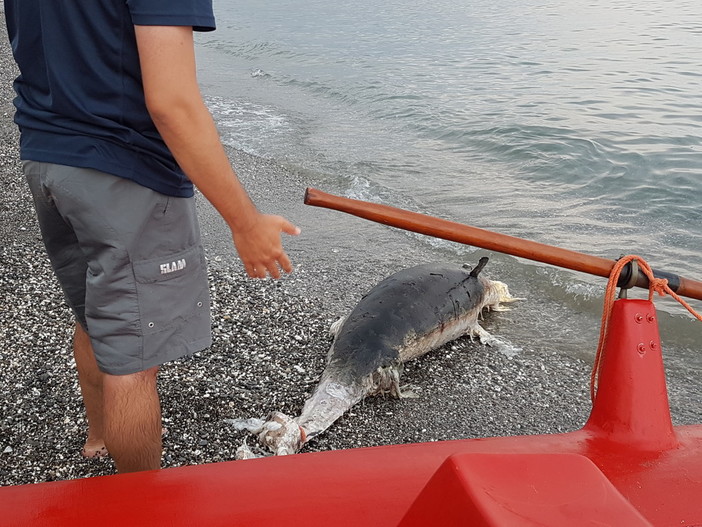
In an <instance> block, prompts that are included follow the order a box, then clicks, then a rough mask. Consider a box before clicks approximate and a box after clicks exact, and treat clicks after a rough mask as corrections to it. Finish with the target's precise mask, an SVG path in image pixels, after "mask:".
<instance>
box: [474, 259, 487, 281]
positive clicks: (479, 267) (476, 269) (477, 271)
mask: <svg viewBox="0 0 702 527" xmlns="http://www.w3.org/2000/svg"><path fill="white" fill-rule="evenodd" d="M488 260H489V258H488V257H487V256H483V257H482V258H481V259H480V260H479V261H478V265H476V266H475V267H474V268H473V270H472V271H471V272H470V276H473V277H477V276H478V274H480V271H482V270H483V267H485V265H486V264H487V263H488Z"/></svg>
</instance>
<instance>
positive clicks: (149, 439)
mask: <svg viewBox="0 0 702 527" xmlns="http://www.w3.org/2000/svg"><path fill="white" fill-rule="evenodd" d="M157 373H158V367H153V368H150V369H148V370H146V371H142V372H138V373H132V374H129V375H109V374H104V382H103V408H104V423H105V444H106V445H107V449H108V450H109V452H110V455H111V456H112V459H114V461H115V465H116V466H117V472H137V471H140V470H155V469H159V468H161V406H160V401H159V398H158V391H157V389H156V374H157Z"/></svg>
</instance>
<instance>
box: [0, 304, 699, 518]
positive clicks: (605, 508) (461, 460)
mask: <svg viewBox="0 0 702 527" xmlns="http://www.w3.org/2000/svg"><path fill="white" fill-rule="evenodd" d="M642 317H643V318H642ZM610 325H611V326H612V327H615V328H617V331H616V333H613V334H612V335H611V337H610V338H609V339H608V342H607V346H606V348H605V350H606V354H605V358H604V361H603V363H602V369H601V374H600V381H599V388H598V392H597V398H596V400H595V404H594V407H593V411H592V414H591V416H590V419H589V421H588V423H587V424H586V425H585V426H584V427H583V429H581V430H578V431H574V432H570V433H566V434H554V435H540V436H521V437H502V438H485V439H467V440H459V441H447V442H436V443H422V444H406V445H396V446H386V447H375V448H362V449H354V450H344V451H335V452H320V453H309V454H298V455H293V456H285V457H271V458H263V459H253V460H246V461H233V462H225V463H215V464H210V465H200V466H189V467H181V468H173V469H166V470H161V471H152V472H142V473H136V474H124V475H116V476H105V477H96V478H89V479H82V480H73V481H62V482H51V483H41V484H36V485H23V486H16V487H5V488H2V489H0V518H1V519H2V520H0V522H1V523H2V525H13V526H14V525H61V526H63V525H71V526H80V525H91V526H93V525H103V526H108V525H120V526H124V525H170V526H186V525H187V526H194V525H204V526H220V525H221V526H224V525H227V526H231V525H270V524H278V523H284V524H288V525H303V524H304V525H364V526H365V525H373V526H385V525H388V526H389V525H393V526H394V525H403V526H410V525H442V526H448V525H470V526H500V527H504V526H508V525H509V526H511V525H515V526H527V525H534V526H536V525H540V526H559V527H562V526H563V525H568V526H579V525H593V526H594V525H598V526H599V525H612V526H618V527H620V526H627V527H629V526H630V527H635V526H639V525H641V526H649V525H655V526H671V527H672V526H688V527H691V526H698V527H699V526H702V505H700V502H699V500H700V496H702V425H693V426H685V427H673V426H672V425H671V422H670V414H669V408H668V400H667V392H666V390H665V378H664V372H663V364H662V359H661V353H660V344H659V339H658V328H657V324H656V322H655V311H654V309H653V305H652V304H651V303H650V302H647V301H642V300H618V301H617V302H615V308H614V312H613V314H612V322H611V323H610Z"/></svg>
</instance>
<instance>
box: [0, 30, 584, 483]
mask: <svg viewBox="0 0 702 527" xmlns="http://www.w3.org/2000/svg"><path fill="white" fill-rule="evenodd" d="M15 74H16V70H15V67H14V63H13V61H12V58H11V56H10V52H9V46H8V43H7V38H6V36H5V37H3V38H1V39H0V183H1V184H2V187H3V190H4V191H3V193H2V195H1V196H0V237H1V241H2V243H1V244H0V485H21V484H28V483H39V482H45V481H54V480H66V479H75V478H83V477H93V476H101V475H108V474H113V473H114V466H113V463H112V461H111V460H110V459H91V460H86V459H83V458H82V457H81V456H80V449H81V447H82V445H83V441H84V438H85V437H84V436H85V432H86V422H85V416H84V413H83V409H82V406H81V403H80V393H79V388H78V382H77V377H76V372H75V363H74V362H73V359H72V354H71V342H70V340H71V335H72V328H73V319H72V315H71V313H70V311H69V310H68V308H67V306H66V305H65V303H64V301H63V297H62V294H61V291H60V289H59V288H58V285H57V283H56V281H55V279H54V277H53V274H52V272H51V269H50V266H49V263H48V259H47V258H46V256H45V253H44V248H43V245H42V242H41V239H40V236H39V231H38V227H37V224H36V220H35V218H34V213H33V209H32V204H31V199H30V196H29V193H28V190H27V188H26V186H25V184H24V180H23V177H22V174H21V169H20V162H19V154H18V147H17V145H18V132H17V129H16V127H15V125H14V123H13V122H12V116H13V112H14V108H13V106H12V98H13V92H12V87H11V82H12V79H13V78H14V76H15ZM229 153H230V156H231V158H232V162H233V164H234V166H235V167H236V169H237V172H238V174H239V177H240V178H241V180H242V182H243V183H244V185H245V186H246V188H247V189H248V190H249V193H250V194H251V196H252V198H253V199H254V201H255V202H256V203H257V204H258V206H259V207H260V208H261V209H262V210H263V211H265V212H274V213H279V214H282V215H284V216H286V217H288V218H289V219H291V220H292V221H293V222H294V223H296V224H297V225H298V226H300V227H301V229H302V234H301V235H300V237H299V238H287V239H286V240H285V243H286V249H287V251H288V254H289V255H290V257H291V259H292V260H293V264H294V266H295V270H294V272H293V273H292V274H291V275H290V276H287V277H284V278H283V279H281V280H279V281H273V280H250V279H248V278H246V276H245V273H244V272H243V269H242V267H241V265H240V263H239V261H238V259H237V257H236V254H235V252H234V250H233V248H232V246H231V242H230V240H229V236H228V233H227V232H226V229H225V228H224V226H223V224H222V222H221V221H220V220H219V219H218V217H217V216H216V214H215V213H214V212H213V210H212V209H211V207H210V206H209V205H208V204H207V203H206V202H204V200H202V199H201V200H200V202H199V207H200V214H201V223H202V230H203V236H204V238H203V239H204V243H205V248H206V252H207V256H208V265H209V274H210V284H211V286H210V287H211V296H212V306H213V334H214V343H213V345H212V347H211V348H210V349H208V350H205V351H203V352H200V353H197V354H196V355H195V356H193V357H190V358H187V359H183V360H180V361H175V362H173V363H169V364H167V365H164V367H163V368H162V370H161V373H160V377H159V390H160V394H161V400H162V408H163V421H164V427H165V428H166V429H167V433H166V435H165V437H164V443H163V467H164V468H168V467H176V466H184V465H195V464H202V463H213V462H221V461H230V460H233V459H234V457H235V453H236V450H237V448H238V447H239V446H240V445H241V444H242V442H243V441H244V440H246V439H247V437H246V434H245V433H244V432H237V431H235V430H234V429H233V428H232V427H231V426H230V425H228V424H227V423H226V420H228V419H233V418H249V417H264V416H266V415H267V414H268V413H269V412H270V411H274V410H278V411H282V412H284V413H287V414H289V415H292V416H294V415H297V413H299V411H300V409H301V408H302V405H303V403H304V401H305V399H306V398H307V397H308V396H309V395H310V393H311V392H312V390H313V389H314V387H315V385H316V383H317V381H318V379H319V376H320V374H321V372H322V370H323V368H324V362H325V356H326V353H327V350H328V348H329V345H330V343H331V338H330V336H329V335H328V328H329V325H330V324H331V323H332V322H334V321H335V320H336V319H337V318H338V317H339V316H342V315H344V314H346V313H347V312H348V311H349V310H350V309H351V308H352V307H353V305H354V303H355V302H356V301H358V300H359V299H360V298H361V296H362V294H363V293H364V292H365V291H367V290H368V289H369V288H370V287H372V285H373V284H374V283H377V282H378V281H379V280H381V279H382V278H384V277H385V276H387V275H388V274H389V273H391V272H393V271H396V270H399V269H400V268H402V267H404V266H407V264H408V262H410V263H413V264H414V263H422V262H421V261H415V260H426V259H428V258H430V257H431V255H430V254H429V253H422V254H414V253H412V252H411V251H410V252H408V253H406V254H403V255H396V256H397V257H396V258H395V259H394V260H393V258H392V257H391V256H392V255H387V254H383V253H382V251H383V249H382V247H379V248H378V253H379V256H378V259H377V260H374V259H373V258H364V259H360V260H358V259H357V260H354V259H353V255H354V252H353V247H346V246H344V241H343V231H344V229H349V228H360V227H359V226H360V225H363V228H366V229H368V239H369V240H372V239H373V238H374V236H375V234H376V233H379V232H381V229H385V228H384V227H381V226H377V225H367V224H365V223H364V224H360V223H358V222H355V223H354V222H352V220H347V219H345V218H342V217H340V216H338V215H334V214H332V213H330V212H328V211H321V210H317V209H311V208H309V207H305V206H304V205H303V202H302V200H303V196H304V190H305V188H306V187H307V186H310V185H313V184H315V182H310V181H307V180H306V176H305V174H304V173H298V172H296V171H294V170H290V169H286V168H284V167H281V166H279V165H275V164H274V163H272V162H269V161H267V160H265V159H262V158H259V157H254V156H251V155H247V154H244V153H242V152H237V151H233V150H232V151H230V152H229ZM383 232H385V231H383ZM513 291H514V288H513ZM514 292H515V293H516V296H519V291H518V290H516V291H514ZM518 316H524V315H523V314H520V313H519V307H518V306H515V307H514V308H513V311H511V312H507V313H491V314H489V315H487V316H486V320H485V321H484V322H483V325H484V326H485V327H486V328H487V329H488V330H489V331H491V332H492V333H494V334H497V335H498V336H499V327H500V325H504V324H509V321H510V317H518ZM589 374H590V364H588V363H587V362H586V361H581V360H578V359H575V358H569V357H563V356H560V355H558V354H555V353H544V354H543V355H541V356H533V355H520V354H505V353H498V352H496V351H495V350H494V349H492V348H489V347H486V346H482V345H480V344H479V343H477V342H471V341H470V339H467V338H466V339H460V340H458V341H455V342H453V343H449V344H447V345H446V346H444V347H443V348H441V349H439V350H436V351H435V352H432V353H430V354H429V355H427V356H425V357H423V358H421V359H418V360H416V361H414V362H412V363H410V364H407V365H406V367H405V372H404V374H403V380H404V381H405V382H406V383H408V384H409V385H411V386H412V387H413V388H414V391H416V392H417V393H418V395H419V397H417V398H414V399H403V400H397V399H392V398H383V397H374V398H368V399H366V400H365V401H363V402H362V403H361V404H359V405H358V406H357V407H356V408H354V409H352V411H351V412H349V413H348V414H347V415H345V416H344V417H342V418H341V419H340V420H339V421H337V422H336V423H335V424H334V425H333V426H332V427H331V428H330V429H329V430H328V431H327V432H326V433H324V434H322V435H320V436H319V437H318V438H316V439H315V440H313V441H311V442H310V443H309V444H307V445H306V446H305V448H304V449H303V451H302V453H301V454H300V455H304V454H305V453H306V452H311V451H324V450H335V449H342V448H359V447H370V446H376V445H387V444H395V443H407V442H418V441H440V440H450V439H459V438H469V437H486V436H498V435H513V434H542V433H557V432H566V431H570V430H575V429H578V428H580V427H581V426H582V425H583V424H584V422H585V420H586V419H587V414H588V412H589V408H590V406H589V404H590V403H589V394H588V379H589ZM248 441H249V444H250V445H253V440H252V439H251V438H248Z"/></svg>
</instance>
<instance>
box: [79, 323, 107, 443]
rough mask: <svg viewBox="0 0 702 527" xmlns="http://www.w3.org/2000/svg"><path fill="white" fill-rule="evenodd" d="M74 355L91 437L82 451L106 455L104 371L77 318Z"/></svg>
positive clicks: (89, 436)
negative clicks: (103, 402) (99, 365)
mask: <svg viewBox="0 0 702 527" xmlns="http://www.w3.org/2000/svg"><path fill="white" fill-rule="evenodd" d="M73 356H74V357H75V359H76V366H77V368H78V381H79V383H80V392H81V394H82V395H83V404H84V405H85V413H86V416H87V418H88V438H87V439H86V440H85V446H84V447H83V452H82V454H83V456H85V457H104V456H107V449H106V448H105V440H104V437H105V432H104V431H105V427H104V420H103V410H102V401H103V395H102V383H103V378H104V373H102V372H101V371H100V370H99V369H98V365H97V362H96V361H95V355H94V354H93V347H92V345H91V344H90V337H88V334H87V333H86V332H85V330H84V329H83V327H82V326H81V325H80V324H79V323H77V322H76V329H75V333H74V334H73Z"/></svg>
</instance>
